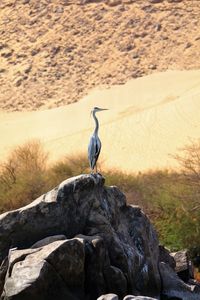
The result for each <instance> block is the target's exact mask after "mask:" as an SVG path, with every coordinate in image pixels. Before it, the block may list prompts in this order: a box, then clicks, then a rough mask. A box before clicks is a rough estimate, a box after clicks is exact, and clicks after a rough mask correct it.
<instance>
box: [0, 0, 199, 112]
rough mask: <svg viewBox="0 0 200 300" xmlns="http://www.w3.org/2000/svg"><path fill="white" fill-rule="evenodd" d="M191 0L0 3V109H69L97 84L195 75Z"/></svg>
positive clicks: (195, 11) (195, 23) (195, 17)
mask: <svg viewBox="0 0 200 300" xmlns="http://www.w3.org/2000/svg"><path fill="white" fill-rule="evenodd" d="M199 28H200V1H199V0H178V1H177V0H159V1H158V0H157V1H155V0H153V1H152V0H137V1H136V0H98V1H97V0H94V1H91V0H53V1H50V0H39V1H38V0H0V109H4V110H5V111H27V110H29V111H31V110H38V109H44V108H53V107H59V106H61V105H66V104H68V103H72V102H76V101H78V100H80V99H82V97H83V96H84V95H86V94H87V93H88V91H90V89H91V88H94V87H98V86H99V85H108V86H112V85H113V84H124V83H126V82H127V81H128V80H131V79H133V78H138V77H142V76H144V75H148V74H151V73H157V72H161V71H166V70H167V69H168V70H176V69H177V70H193V69H199V68H200V59H199V57H200V31H199Z"/></svg>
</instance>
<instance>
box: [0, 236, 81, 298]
mask: <svg viewBox="0 0 200 300" xmlns="http://www.w3.org/2000/svg"><path fill="white" fill-rule="evenodd" d="M4 289H5V292H4V293H5V295H6V299H7V298H8V299H27V300H28V299H49V300H50V299H58V298H59V300H60V299H63V300H64V299H69V300H73V299H74V300H75V299H81V297H82V295H81V294H80V292H81V291H83V289H84V245H83V243H82V241H80V240H78V239H72V240H67V241H56V242H54V243H51V244H49V245H47V246H44V247H43V248H39V249H30V250H15V251H12V252H11V255H10V258H9V266H8V271H7V275H6V282H5V286H4ZM72 293H73V295H72ZM76 296H77V297H76ZM79 297H80V298H79Z"/></svg>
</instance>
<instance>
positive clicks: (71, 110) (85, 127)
mask: <svg viewBox="0 0 200 300" xmlns="http://www.w3.org/2000/svg"><path fill="white" fill-rule="evenodd" d="M93 106H100V107H106V108H109V111H105V112H102V113H99V115H98V116H99V120H100V123H101V127H100V133H99V134H100V137H101V140H102V144H103V147H102V152H101V160H103V161H104V165H105V167H117V168H121V169H123V170H126V171H143V170H147V169H154V168H162V167H173V166H175V162H174V161H173V160H172V159H171V158H170V156H169V153H175V152H176V151H177V149H178V148H180V147H181V146H183V145H184V144H185V143H187V142H188V138H189V137H190V138H199V136H200V70H197V71H167V72H165V73H158V74H153V75H149V76H146V77H143V78H138V79H134V80H131V81H129V82H128V83H127V84H125V85H121V86H114V87H112V88H110V89H106V88H99V89H96V90H93V91H91V92H90V93H89V94H88V96H86V97H85V98H83V99H82V100H81V101H80V102H78V103H75V104H71V105H68V106H63V107H59V108H55V109H51V110H43V111H37V112H12V113H5V112H1V113H0V132H1V144H0V155H1V158H2V159H4V158H5V157H6V155H7V154H8V152H9V151H10V149H12V147H14V146H15V145H17V144H21V143H22V142H24V141H26V140H27V139H32V138H40V139H41V141H42V142H43V143H44V146H45V148H46V149H47V150H48V151H50V154H51V155H50V157H51V159H52V160H55V159H59V158H60V157H62V156H63V155H67V154H72V153H77V152H82V153H85V154H86V155H87V144H88V140H89V137H90V135H91V133H92V130H93V127H94V123H93V120H92V119H91V118H90V110H91V108H92V107H93Z"/></svg>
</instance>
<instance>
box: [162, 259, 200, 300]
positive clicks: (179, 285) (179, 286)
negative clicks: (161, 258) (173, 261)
mask: <svg viewBox="0 0 200 300" xmlns="http://www.w3.org/2000/svg"><path fill="white" fill-rule="evenodd" d="M159 265H160V268H159V269H160V275H161V278H162V288H163V289H162V295H163V296H167V297H169V298H170V297H177V299H181V300H188V299H190V300H198V299H200V294H199V291H198V290H197V289H195V286H192V285H188V284H186V283H185V282H184V281H182V280H181V279H180V278H179V277H178V275H177V274H176V273H175V272H174V270H173V269H172V268H171V267H170V266H169V265H167V264H166V263H164V262H161V263H160V264H159ZM167 299H168V298H167Z"/></svg>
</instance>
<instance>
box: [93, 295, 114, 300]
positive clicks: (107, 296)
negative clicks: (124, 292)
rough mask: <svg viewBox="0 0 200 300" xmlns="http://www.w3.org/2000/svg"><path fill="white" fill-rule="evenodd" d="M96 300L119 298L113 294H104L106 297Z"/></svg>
mask: <svg viewBox="0 0 200 300" xmlns="http://www.w3.org/2000/svg"><path fill="white" fill-rule="evenodd" d="M97 300H119V298H118V296H117V295H115V294H106V295H102V296H101V297H99V298H98V299H97Z"/></svg>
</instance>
